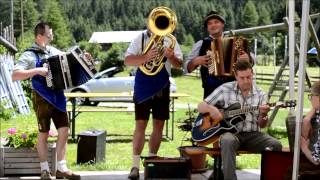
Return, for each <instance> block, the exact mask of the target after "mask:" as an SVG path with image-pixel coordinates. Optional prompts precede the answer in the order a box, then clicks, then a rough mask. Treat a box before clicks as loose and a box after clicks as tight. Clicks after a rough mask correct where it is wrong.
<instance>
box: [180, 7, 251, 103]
mask: <svg viewBox="0 0 320 180" xmlns="http://www.w3.org/2000/svg"><path fill="white" fill-rule="evenodd" d="M225 22H226V21H225V19H224V18H223V16H221V15H219V14H218V13H217V12H215V11H211V12H209V13H208V15H207V16H206V17H205V18H204V29H206V30H207V32H208V34H209V36H208V37H205V38H203V39H202V40H199V41H198V42H196V43H195V44H194V46H193V48H192V51H191V53H190V54H189V56H188V58H187V60H186V63H185V65H184V69H185V72H188V73H191V72H192V71H193V70H194V69H196V68H197V67H198V66H201V67H200V72H201V79H202V87H203V90H204V92H203V98H206V97H207V96H208V95H209V94H210V93H212V92H213V91H214V90H215V89H216V88H217V87H219V86H220V85H222V84H223V83H226V82H231V81H234V80H235V78H234V76H219V77H218V76H214V75H209V73H208V65H209V63H210V56H209V55H207V51H208V50H209V49H210V48H211V41H212V40H213V39H219V38H220V39H221V38H223V30H224V26H225ZM238 60H245V61H249V62H250V63H251V64H252V63H253V60H252V57H251V56H249V52H244V51H243V52H241V55H240V56H239V57H238ZM222 62H223V63H225V62H224V61H222Z"/></svg>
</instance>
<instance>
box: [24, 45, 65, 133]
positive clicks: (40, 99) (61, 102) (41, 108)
mask: <svg viewBox="0 0 320 180" xmlns="http://www.w3.org/2000/svg"><path fill="white" fill-rule="evenodd" d="M26 51H31V52H33V53H34V54H35V56H36V62H35V64H36V67H43V62H42V60H41V59H40V56H39V55H41V54H46V53H45V52H44V51H43V50H41V49H38V48H29V49H27V50H26ZM31 83H32V87H33V94H32V95H33V98H32V100H33V103H34V109H35V113H36V115H37V119H38V128H39V131H40V132H47V131H49V130H50V119H52V120H53V122H54V124H55V126H56V128H57V129H58V128H60V127H68V117H67V113H66V97H65V96H64V92H63V90H54V89H50V88H48V87H47V83H46V78H45V77H43V76H41V75H35V76H33V77H32V79H31Z"/></svg>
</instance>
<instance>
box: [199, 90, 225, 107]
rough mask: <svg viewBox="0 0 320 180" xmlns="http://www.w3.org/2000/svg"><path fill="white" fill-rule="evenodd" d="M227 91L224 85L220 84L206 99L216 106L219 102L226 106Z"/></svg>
mask: <svg viewBox="0 0 320 180" xmlns="http://www.w3.org/2000/svg"><path fill="white" fill-rule="evenodd" d="M224 95H225V91H224V88H223V86H219V87H218V88H217V89H215V90H214V91H213V92H212V93H211V94H210V95H209V96H208V97H206V98H205V99H204V101H205V102H206V103H208V104H210V105H213V106H215V105H216V104H219V105H220V106H224V104H225V102H224V97H223V96H224Z"/></svg>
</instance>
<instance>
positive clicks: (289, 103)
mask: <svg viewBox="0 0 320 180" xmlns="http://www.w3.org/2000/svg"><path fill="white" fill-rule="evenodd" d="M296 105H297V101H296V100H287V101H285V102H276V103H275V106H277V107H281V108H287V107H296Z"/></svg>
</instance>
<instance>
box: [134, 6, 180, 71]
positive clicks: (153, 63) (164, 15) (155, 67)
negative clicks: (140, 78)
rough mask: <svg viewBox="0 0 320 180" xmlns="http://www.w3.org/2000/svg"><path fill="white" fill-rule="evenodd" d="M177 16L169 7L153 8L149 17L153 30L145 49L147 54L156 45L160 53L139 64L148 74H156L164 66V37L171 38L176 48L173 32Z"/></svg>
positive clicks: (171, 46) (151, 29)
mask: <svg viewBox="0 0 320 180" xmlns="http://www.w3.org/2000/svg"><path fill="white" fill-rule="evenodd" d="M176 24H177V16H176V14H175V12H174V11H172V10H171V9H170V8H168V7H164V6H160V7H157V8H155V9H153V10H152V11H151V12H150V14H149V17H148V21H147V25H148V28H149V30H150V31H151V32H152V36H151V38H150V40H149V42H148V44H147V46H146V47H145V49H144V50H143V52H142V54H146V53H147V52H148V51H149V50H150V49H151V47H153V46H154V47H156V49H157V51H158V55H157V56H156V57H155V58H154V59H152V60H150V61H148V62H145V63H143V64H141V65H140V66H139V69H140V70H141V71H142V72H143V73H144V74H146V75H149V76H153V75H156V74H157V73H158V72H159V71H160V70H161V69H162V68H163V66H164V48H165V47H164V43H163V42H164V38H165V37H168V38H169V39H170V40H171V44H170V46H169V47H170V48H174V46H175V44H176V38H175V37H174V36H173V35H172V34H171V33H172V32H173V31H174V29H175V28H176Z"/></svg>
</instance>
